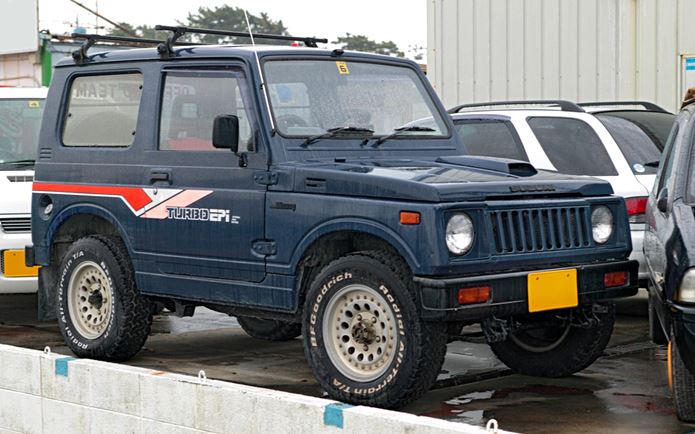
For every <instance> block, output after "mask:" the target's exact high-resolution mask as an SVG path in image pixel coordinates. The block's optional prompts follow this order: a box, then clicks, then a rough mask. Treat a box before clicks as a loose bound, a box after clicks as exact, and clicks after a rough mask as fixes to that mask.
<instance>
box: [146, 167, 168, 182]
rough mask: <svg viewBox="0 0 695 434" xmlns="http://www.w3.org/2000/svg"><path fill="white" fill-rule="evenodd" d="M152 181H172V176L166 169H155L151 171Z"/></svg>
mask: <svg viewBox="0 0 695 434" xmlns="http://www.w3.org/2000/svg"><path fill="white" fill-rule="evenodd" d="M150 181H151V182H152V183H155V182H166V183H171V176H170V173H169V171H165V170H153V171H152V172H150Z"/></svg>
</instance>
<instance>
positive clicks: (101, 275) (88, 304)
mask: <svg viewBox="0 0 695 434" xmlns="http://www.w3.org/2000/svg"><path fill="white" fill-rule="evenodd" d="M56 296H57V300H56V310H57V315H58V324H59V326H60V331H61V333H62V335H63V338H64V339H65V342H66V343H67V345H68V347H69V348H70V349H71V350H72V351H73V352H74V353H75V354H76V355H77V356H79V357H89V358H93V359H102V360H126V359H129V358H130V357H132V356H134V355H135V354H136V353H137V352H138V351H139V350H140V348H142V346H143V344H144V343H145V340H146V339H147V336H148V335H149V332H150V326H151V324H152V304H151V302H150V301H149V300H148V299H146V298H144V297H142V296H140V294H139V293H138V291H137V288H136V286H135V280H134V276H133V271H132V266H131V264H130V260H129V258H128V253H127V250H126V248H125V246H124V245H123V243H122V241H121V240H119V239H114V238H107V237H100V236H91V237H85V238H80V239H79V240H77V241H75V242H74V243H73V244H72V245H71V246H70V248H69V249H68V251H67V252H66V254H65V256H64V257H63V260H62V262H61V266H60V274H59V278H58V291H57V294H56ZM105 306H108V312H107V311H106V309H105ZM90 314H92V315H91V316H90ZM92 321H93V323H92ZM92 326H93V327H92Z"/></svg>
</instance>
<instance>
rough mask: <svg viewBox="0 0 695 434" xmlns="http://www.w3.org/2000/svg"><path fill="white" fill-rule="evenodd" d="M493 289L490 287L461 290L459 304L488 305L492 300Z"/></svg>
mask: <svg viewBox="0 0 695 434" xmlns="http://www.w3.org/2000/svg"><path fill="white" fill-rule="evenodd" d="M491 292H492V291H491V288H490V287H489V286H474V287H472V288H459V293H458V302H459V304H475V303H486V302H487V301H488V300H490V293H491Z"/></svg>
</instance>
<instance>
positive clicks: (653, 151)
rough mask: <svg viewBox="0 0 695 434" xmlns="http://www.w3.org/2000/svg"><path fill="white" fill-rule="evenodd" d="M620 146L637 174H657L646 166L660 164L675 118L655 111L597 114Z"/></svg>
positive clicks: (652, 168) (654, 169) (653, 168)
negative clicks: (654, 163) (658, 162)
mask: <svg viewBox="0 0 695 434" xmlns="http://www.w3.org/2000/svg"><path fill="white" fill-rule="evenodd" d="M596 117H597V118H598V119H599V120H600V121H601V123H603V125H604V126H605V127H606V129H607V130H608V132H610V133H611V136H613V139H614V140H615V142H616V143H617V144H618V146H619V147H620V150H621V151H622V152H623V155H625V158H626V159H627V162H628V163H629V164H630V167H631V168H632V171H633V173H635V174H636V175H644V174H654V173H656V170H657V168H656V167H650V166H645V164H646V163H653V162H655V161H659V159H660V158H661V151H663V149H664V144H665V143H666V139H667V138H668V134H669V131H670V130H671V126H672V125H673V120H674V118H675V116H674V115H672V114H670V113H655V112H624V113H623V112H615V113H604V114H597V115H596Z"/></svg>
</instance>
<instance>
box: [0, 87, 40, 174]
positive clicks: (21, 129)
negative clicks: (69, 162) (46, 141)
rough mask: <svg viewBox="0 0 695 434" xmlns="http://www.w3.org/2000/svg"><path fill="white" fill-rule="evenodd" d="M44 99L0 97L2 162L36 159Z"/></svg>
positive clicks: (0, 155)
mask: <svg viewBox="0 0 695 434" xmlns="http://www.w3.org/2000/svg"><path fill="white" fill-rule="evenodd" d="M42 115H43V101H42V100H39V99H0V163H7V162H11V161H20V160H34V159H36V152H37V148H38V143H39V129H40V127H41V117H42Z"/></svg>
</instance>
